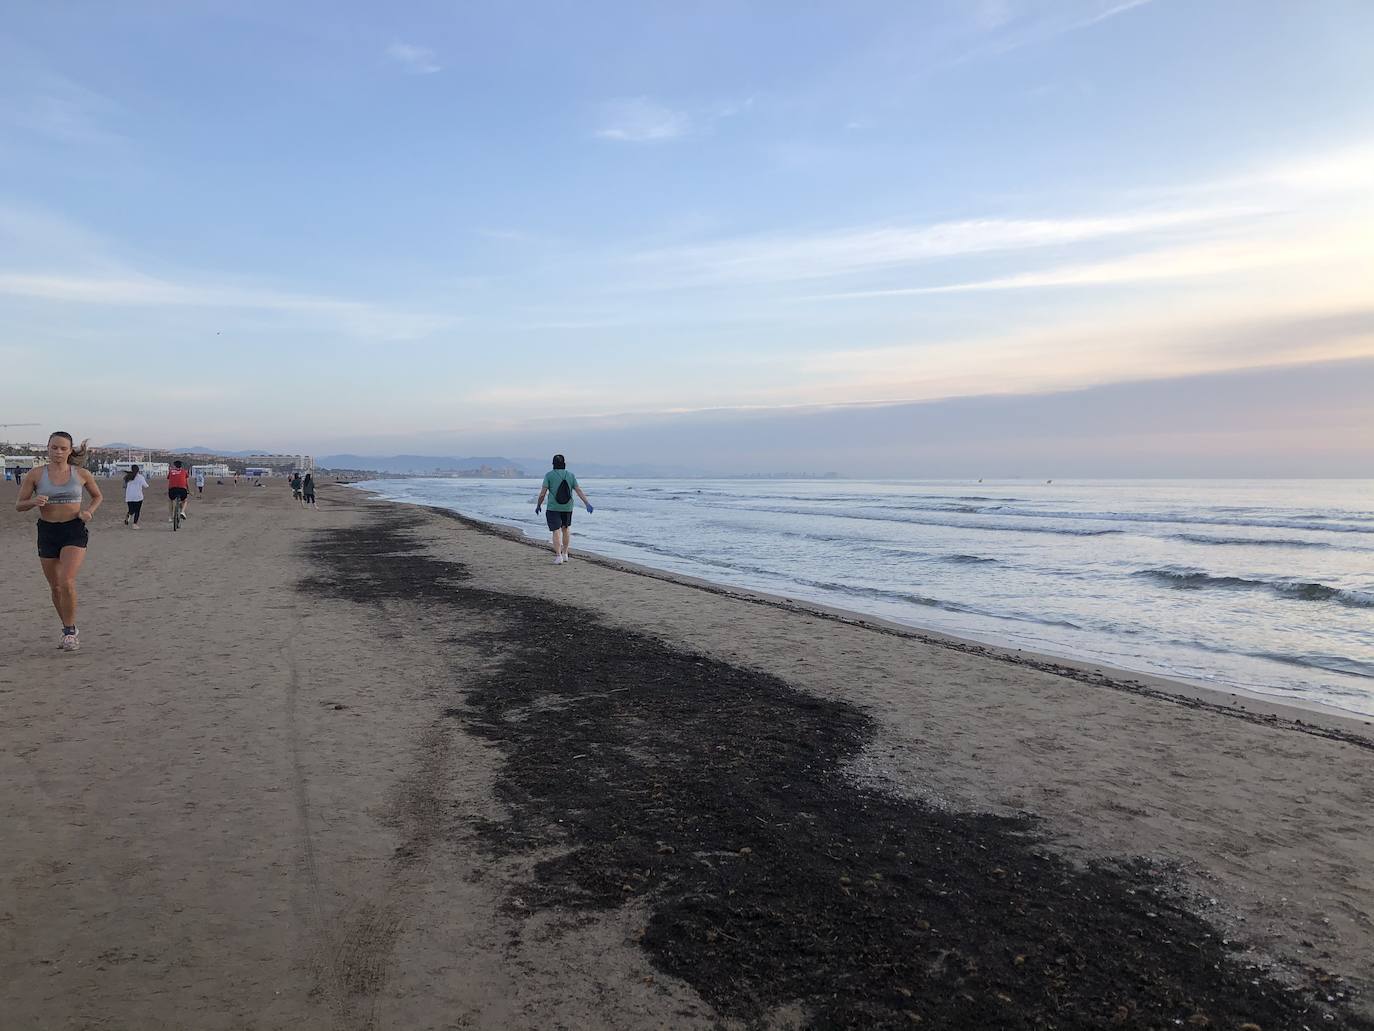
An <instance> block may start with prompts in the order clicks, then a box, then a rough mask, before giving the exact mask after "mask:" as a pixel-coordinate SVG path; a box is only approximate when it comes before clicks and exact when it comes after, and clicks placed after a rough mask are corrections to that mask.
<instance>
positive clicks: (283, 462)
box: [243, 455, 315, 472]
mask: <svg viewBox="0 0 1374 1031" xmlns="http://www.w3.org/2000/svg"><path fill="white" fill-rule="evenodd" d="M243 464H244V465H245V466H253V467H255V468H259V469H275V470H291V471H296V470H299V471H300V472H309V471H311V470H313V469H314V468H315V459H314V458H312V457H311V456H310V455H248V456H247V457H246V458H244V460H243Z"/></svg>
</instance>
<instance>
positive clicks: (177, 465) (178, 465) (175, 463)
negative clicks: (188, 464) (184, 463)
mask: <svg viewBox="0 0 1374 1031" xmlns="http://www.w3.org/2000/svg"><path fill="white" fill-rule="evenodd" d="M172 464H173V465H174V466H176V467H177V468H178V469H180V468H181V459H180V458H178V459H177V460H176V461H175V462H173V463H172Z"/></svg>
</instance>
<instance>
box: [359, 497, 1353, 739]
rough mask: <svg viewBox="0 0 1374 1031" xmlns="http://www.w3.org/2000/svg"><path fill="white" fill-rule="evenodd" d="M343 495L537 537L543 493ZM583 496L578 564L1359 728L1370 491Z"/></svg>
mask: <svg viewBox="0 0 1374 1031" xmlns="http://www.w3.org/2000/svg"><path fill="white" fill-rule="evenodd" d="M357 486H359V487H362V488H365V489H367V490H369V491H372V492H374V493H376V494H377V495H379V496H381V497H383V498H388V499H392V500H395V501H400V502H409V503H415V504H421V505H433V506H438V507H441V508H445V509H451V510H453V511H455V512H460V513H462V514H463V515H466V516H471V517H473V518H475V519H480V520H485V521H489V522H493V523H500V524H502V525H506V526H513V527H518V528H519V529H521V530H523V531H524V532H525V533H526V534H528V535H529V536H530V537H532V538H535V539H539V540H547V537H548V531H547V530H546V528H545V526H544V520H543V517H542V516H536V515H535V514H534V499H535V496H536V494H537V493H538V490H539V481H538V480H481V479H434V478H416V479H386V480H374V481H369V482H366V483H361V484H358V485H357ZM582 486H583V489H584V490H585V491H586V492H587V493H588V496H589V497H590V498H591V500H592V503H593V506H594V508H595V511H594V513H592V514H590V515H589V514H587V513H586V512H584V511H583V510H582V509H581V506H580V505H579V507H578V510H577V513H576V514H575V516H574V518H573V552H574V554H576V552H577V551H579V550H582V551H590V552H595V553H597V554H600V555H606V556H610V557H613V558H618V559H627V560H630V561H632V562H636V563H639V564H642V565H645V566H651V567H654V568H657V569H661V570H665V571H667V572H671V573H680V574H687V575H689V576H693V577H698V578H700V579H703V580H709V581H713V582H715V583H719V584H723V585H727V586H732V587H743V588H748V589H752V590H758V591H766V592H768V593H770V594H774V595H781V596H784V597H787V598H793V599H798V600H802V601H808V602H819V603H821V604H824V605H829V606H834V607H838V608H843V609H848V610H851V611H854V612H859V613H865V614H869V615H873V616H878V617H882V618H883V619H887V620H892V621H895V622H898V623H902V624H906V625H909V626H912V627H918V628H926V629H931V630H937V631H942V632H945V633H949V634H955V635H958V636H960V637H965V638H971V639H973V640H977V641H982V642H986V643H991V644H998V645H1003V646H1009V647H1013V648H1022V649H1029V650H1034V651H1038V652H1044V653H1048V654H1050V655H1057V656H1065V657H1069V658H1074V659H1080V660H1087V661H1089V662H1094V663H1103V664H1109V665H1112V666H1116V667H1119V668H1121V669H1126V670H1131V671H1135V672H1140V673H1151V674H1158V675H1162V676H1166V677H1171V678H1174V679H1181V680H1186V681H1191V682H1194V683H1200V684H1204V685H1208V686H1212V687H1220V688H1224V689H1238V690H1240V691H1242V692H1249V693H1253V694H1257V695H1261V696H1267V697H1270V698H1273V699H1275V700H1278V701H1286V702H1290V703H1296V704H1299V705H1309V706H1317V707H1323V708H1334V709H1339V710H1343V711H1345V712H1348V713H1352V714H1358V715H1362V716H1374V481H1370V480H1208V481H1203V480H1053V481H1035V482H1030V481H1024V480H997V481H993V480H987V481H982V480H834V479H824V480H812V479H806V480H772V479H768V480H759V479H751V480H734V479H726V480H642V479H633V480H617V479H604V480H602V479H594V480H586V481H583V483H582ZM569 568H573V567H569Z"/></svg>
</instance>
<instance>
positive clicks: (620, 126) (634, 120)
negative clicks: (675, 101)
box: [596, 97, 692, 143]
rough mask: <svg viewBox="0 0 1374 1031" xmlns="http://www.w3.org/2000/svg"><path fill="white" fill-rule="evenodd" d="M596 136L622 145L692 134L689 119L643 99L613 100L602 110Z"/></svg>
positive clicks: (647, 99)
mask: <svg viewBox="0 0 1374 1031" xmlns="http://www.w3.org/2000/svg"><path fill="white" fill-rule="evenodd" d="M600 121H601V126H600V128H598V129H597V130H596V135H597V136H598V137H599V138H601V139H603V140H618V141H621V142H624V143H652V142H656V141H660V140H673V139H677V138H678V137H680V136H686V135H687V134H688V133H690V132H691V131H692V119H691V117H690V116H689V115H688V114H687V113H686V112H684V111H674V110H673V109H671V108H668V107H664V106H663V105H662V104H659V103H656V102H655V101H652V100H650V99H649V98H647V97H633V98H630V99H627V100H613V101H610V102H609V103H607V104H606V105H604V106H603V108H602V111H601V119H600Z"/></svg>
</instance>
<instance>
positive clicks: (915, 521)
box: [720, 505, 1126, 537]
mask: <svg viewBox="0 0 1374 1031" xmlns="http://www.w3.org/2000/svg"><path fill="white" fill-rule="evenodd" d="M720 507H728V508H732V509H733V510H734V511H751V512H771V513H775V514H778V515H799V516H810V517H812V518H815V517H821V518H825V519H856V520H859V521H861V522H869V523H894V524H897V525H911V526H946V527H949V528H950V529H952V530H991V531H993V532H995V533H1052V534H1058V535H1061V536H1066V537H1105V536H1107V535H1109V534H1120V533H1125V532H1126V531H1125V530H1117V529H1095V528H1094V529H1086V528H1084V529H1074V528H1072V527H1067V526H1011V525H1008V524H1006V523H996V524H993V523H966V522H952V521H950V520H946V519H920V518H916V517H914V516H911V515H907V516H904V517H901V518H897V517H893V516H884V515H867V514H864V513H861V512H832V511H828V510H824V509H822V510H816V509H805V508H776V507H773V506H763V505H754V506H750V507H749V508H748V509H740V508H735V506H720ZM903 511H911V510H910V509H904V510H903Z"/></svg>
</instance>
